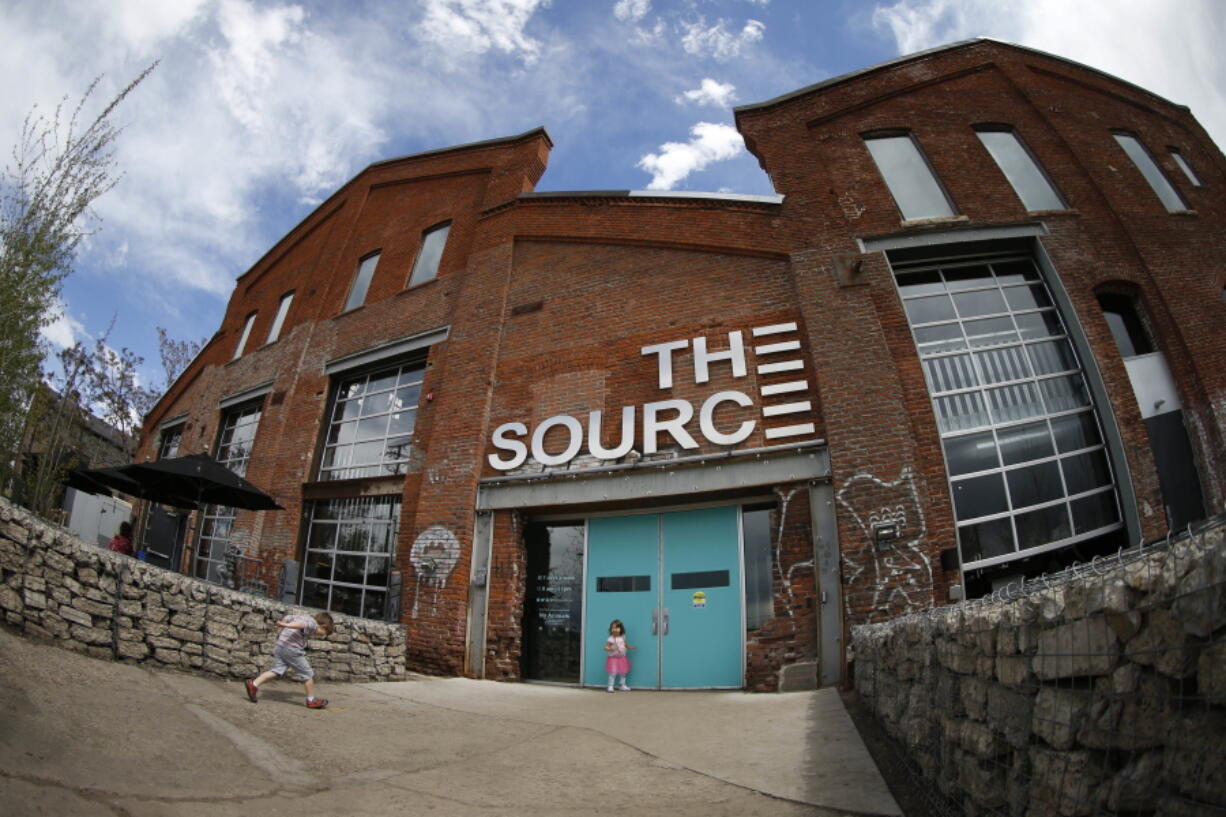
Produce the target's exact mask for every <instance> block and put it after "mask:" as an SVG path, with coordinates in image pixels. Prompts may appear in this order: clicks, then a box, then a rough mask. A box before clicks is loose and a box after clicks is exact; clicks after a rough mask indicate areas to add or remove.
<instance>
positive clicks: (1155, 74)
mask: <svg viewBox="0 0 1226 817" xmlns="http://www.w3.org/2000/svg"><path fill="white" fill-rule="evenodd" d="M872 19H873V24H874V26H875V27H876V28H877V29H878V30H880V31H883V32H888V34H889V35H890V36H892V37H893V39H894V41H895V43H896V44H897V46H898V50H899V53H901V54H910V53H913V52H915V51H922V50H924V49H926V48H933V47H935V46H939V45H943V44H945V43H950V42H955V41H957V40H964V39H968V38H970V37H977V36H990V37H995V38H996V39H1000V40H1005V41H1008V42H1013V43H1017V44H1019V45H1026V46H1029V47H1031V48H1037V49H1040V50H1042V51H1047V52H1050V53H1052V54H1056V55H1058V56H1061V57H1065V58H1067V59H1071V60H1076V61H1077V62H1081V63H1085V64H1086V65H1088V66H1090V67H1092V68H1097V69H1099V70H1101V71H1105V72H1107V73H1109V74H1114V75H1115V76H1117V77H1120V78H1121V79H1124V80H1127V81H1129V82H1132V83H1134V84H1136V85H1139V86H1141V87H1142V88H1145V89H1146V90H1149V91H1153V92H1154V93H1156V94H1159V95H1161V96H1164V97H1166V98H1167V99H1169V100H1171V101H1173V102H1177V103H1180V104H1184V105H1188V106H1190V107H1191V108H1192V113H1193V115H1195V116H1196V118H1197V119H1198V120H1199V121H1200V122H1201V124H1203V125H1204V126H1205V129H1206V130H1208V131H1209V134H1210V135H1211V136H1212V137H1213V138H1214V139H1215V140H1216V141H1217V143H1218V145H1219V146H1223V145H1226V52H1223V51H1222V49H1221V46H1220V44H1221V42H1222V40H1223V39H1224V38H1226V15H1223V14H1222V3H1221V2H1220V0H1184V2H1181V3H1179V4H1177V7H1176V6H1175V5H1173V4H1171V3H1169V2H1164V0H1085V1H1084V2H1081V3H1068V2H1066V1H1065V0H1028V2H1025V3H1010V4H1001V3H999V2H995V0H899V2H893V3H889V4H884V3H883V4H879V5H878V6H877V7H876V8H875V10H874V13H873V18H872Z"/></svg>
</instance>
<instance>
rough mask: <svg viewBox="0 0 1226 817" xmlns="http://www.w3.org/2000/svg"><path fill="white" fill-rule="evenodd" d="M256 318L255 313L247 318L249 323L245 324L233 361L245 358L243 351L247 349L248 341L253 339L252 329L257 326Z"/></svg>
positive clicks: (235, 348)
mask: <svg viewBox="0 0 1226 817" xmlns="http://www.w3.org/2000/svg"><path fill="white" fill-rule="evenodd" d="M255 316H256V313H255V312H252V313H251V314H250V315H248V316H247V322H246V323H245V324H243V335H242V337H240V338H239V339H238V346H235V347H234V357H233V358H232V359H233V360H238V359H239V358H240V357H242V356H243V350H244V349H246V348H247V339H248V338H250V337H251V327H252V326H254V325H255Z"/></svg>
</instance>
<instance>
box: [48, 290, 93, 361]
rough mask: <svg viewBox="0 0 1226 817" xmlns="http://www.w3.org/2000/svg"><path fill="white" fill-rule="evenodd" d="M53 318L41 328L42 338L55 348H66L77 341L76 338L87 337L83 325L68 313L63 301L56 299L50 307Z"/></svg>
mask: <svg viewBox="0 0 1226 817" xmlns="http://www.w3.org/2000/svg"><path fill="white" fill-rule="evenodd" d="M50 313H51V314H52V315H54V316H55V319H54V320H53V321H52V322H51V323H49V324H48V325H46V326H44V327H43V328H42V330H41V331H42V336H43V339H44V340H46V341H47V342H48V343H50V344H51V345H52V346H54V347H55V348H56V349H66V348H68V347H69V346H71V345H73V344H74V343H76V342H77V338H87V337H88V335H87V334H86V332H85V327H84V326H82V325H81V322H80V321H78V320H77V319H76V318H74V317H72V316H71V315H69V314H68V310H67V308H66V307H65V305H64V302H63V301H60V300H58V299H57V300H56V302H55V303H54V304H53V305H52V307H51V309H50Z"/></svg>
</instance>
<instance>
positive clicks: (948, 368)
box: [924, 355, 979, 393]
mask: <svg viewBox="0 0 1226 817" xmlns="http://www.w3.org/2000/svg"><path fill="white" fill-rule="evenodd" d="M924 374H925V376H927V378H928V388H929V389H930V390H931V391H932V392H933V393H936V392H943V391H957V390H958V389H965V388H969V387H971V386H975V385H978V383H979V379H978V378H977V377H975V370H974V368H973V367H972V366H971V356H970V355H949V356H948V357H934V358H929V359H928V360H925V361H924Z"/></svg>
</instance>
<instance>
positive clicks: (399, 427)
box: [387, 410, 417, 437]
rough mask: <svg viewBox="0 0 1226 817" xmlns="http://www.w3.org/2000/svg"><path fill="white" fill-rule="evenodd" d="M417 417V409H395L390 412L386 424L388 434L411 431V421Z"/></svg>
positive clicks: (395, 434)
mask: <svg viewBox="0 0 1226 817" xmlns="http://www.w3.org/2000/svg"><path fill="white" fill-rule="evenodd" d="M416 419H417V411H416V410H414V411H396V412H393V413H392V417H391V421H390V422H389V423H388V426H387V433H388V436H397V437H399V436H402V435H405V434H412V433H413V423H414V421H415V420H416Z"/></svg>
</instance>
